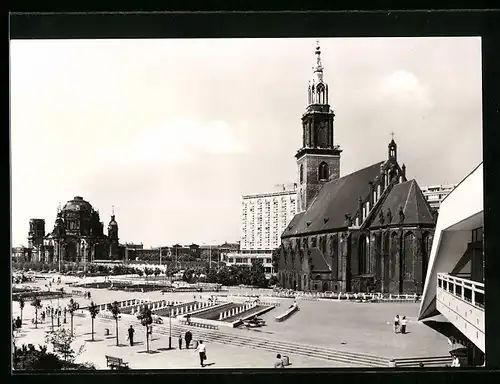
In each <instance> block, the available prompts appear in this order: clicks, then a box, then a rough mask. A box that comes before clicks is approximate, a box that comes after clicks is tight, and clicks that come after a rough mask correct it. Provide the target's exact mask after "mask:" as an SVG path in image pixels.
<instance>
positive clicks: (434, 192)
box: [422, 184, 456, 210]
mask: <svg viewBox="0 0 500 384" xmlns="http://www.w3.org/2000/svg"><path fill="white" fill-rule="evenodd" d="M455 186H456V184H448V185H429V186H427V187H422V193H423V194H424V196H425V199H426V200H427V202H428V203H429V205H430V206H431V208H433V209H435V210H439V206H440V205H441V202H442V201H443V200H444V198H445V197H446V196H448V194H449V193H450V192H451V191H453V188H455Z"/></svg>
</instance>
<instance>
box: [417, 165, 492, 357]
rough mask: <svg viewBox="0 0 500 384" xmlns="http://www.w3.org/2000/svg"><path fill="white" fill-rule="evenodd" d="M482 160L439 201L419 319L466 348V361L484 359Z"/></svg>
mask: <svg viewBox="0 0 500 384" xmlns="http://www.w3.org/2000/svg"><path fill="white" fill-rule="evenodd" d="M483 212H484V204H483V165H482V164H480V165H479V166H478V167H477V168H476V169H475V170H474V171H473V172H472V173H470V174H469V175H468V176H467V177H466V178H465V179H464V180H462V182H461V183H459V184H458V185H457V186H456V187H455V189H454V190H453V191H452V192H451V193H450V194H449V195H448V196H447V197H446V198H445V199H444V200H443V201H442V203H441V207H440V212H439V217H438V220H437V225H436V230H435V235H434V240H433V243H432V250H431V254H430V260H429V267H428V271H427V278H426V283H425V287H424V292H423V296H422V302H421V304H420V311H419V320H420V321H423V322H424V324H426V325H428V326H430V327H432V328H434V329H435V330H437V331H438V332H440V333H442V334H444V335H446V336H448V337H449V338H450V340H453V342H455V343H458V344H462V345H463V346H464V347H465V348H464V349H466V351H467V353H466V357H467V364H468V365H482V364H484V359H485V354H486V350H485V328H484V319H485V307H484V292H485V286H484V244H483V240H484V239H483V222H484V218H483Z"/></svg>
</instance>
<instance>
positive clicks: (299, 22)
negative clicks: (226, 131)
mask: <svg viewBox="0 0 500 384" xmlns="http://www.w3.org/2000/svg"><path fill="white" fill-rule="evenodd" d="M499 25H500V18H499V12H498V11H495V10H489V11H485V10H454V11H446V10H445V11H387V10H386V11H349V12H340V11H338V12H335V11H334V12H331V11H323V12H316V11H307V12H306V11H291V12H290V11H288V12H197V13H185V12H182V13H175V12H168V13H166V12H155V13H124V12H107V13H66V14H63V13H58V14H50V13H11V14H10V25H9V27H10V39H97V38H99V39H104V38H108V39H110V38H111V39H119V38H120V39H122V38H306V37H310V38H328V37H338V38H347V37H364V38H369V37H425V36H442V37H444V36H480V37H481V47H482V48H481V50H482V70H483V72H482V78H483V89H482V94H483V100H482V101H483V162H484V195H485V196H484V205H485V210H484V225H485V228H486V231H485V241H484V242H485V264H486V266H487V268H485V286H486V287H487V291H486V292H485V296H486V297H485V301H486V302H485V307H486V308H487V316H486V324H485V329H486V331H488V330H489V331H488V333H487V337H486V349H487V351H488V353H487V359H486V364H487V369H476V370H471V369H457V370H456V371H454V372H450V370H443V369H427V368H426V369H425V371H422V370H421V369H420V370H419V369H411V370H398V369H383V370H379V369H357V368H352V369H348V370H344V369H337V368H335V369H285V370H284V371H283V372H276V371H273V370H272V369H269V370H267V369H250V368H249V369H238V370H222V369H221V370H207V371H204V372H201V371H200V370H192V371H191V370H187V371H185V370H157V371H156V370H155V371H144V370H133V371H131V372H130V373H121V372H120V373H119V374H118V375H119V376H117V377H118V379H119V380H120V377H121V375H131V377H132V380H134V379H135V380H137V378H135V377H134V376H136V375H145V374H146V375H148V380H149V379H150V378H153V377H154V378H159V379H160V380H161V378H162V377H163V375H165V374H167V375H169V376H170V375H171V376H172V378H173V379H174V380H175V379H178V380H181V381H182V382H185V381H188V382H189V381H191V380H193V381H199V380H200V377H199V376H198V375H199V374H201V373H202V374H204V375H209V376H210V377H211V378H212V379H214V380H216V381H217V382H218V383H221V382H225V381H231V382H234V380H240V379H241V376H235V375H238V374H246V373H251V374H252V375H258V376H262V379H264V378H265V379H266V380H267V379H269V380H276V379H277V375H279V376H280V377H279V380H280V381H281V380H286V381H287V382H288V381H290V380H292V381H295V380H297V381H300V382H303V381H306V380H308V378H309V377H310V375H314V380H339V379H340V380H341V381H342V380H349V381H351V380H353V381H358V380H359V381H366V380H367V379H368V377H367V376H366V375H371V376H369V380H370V382H371V383H375V382H377V381H381V382H382V381H383V382H384V383H387V380H389V381H392V380H393V378H394V380H397V381H405V382H413V381H417V382H420V381H424V380H425V381H428V380H429V375H430V374H433V375H437V376H435V377H438V378H439V377H440V378H441V379H445V380H447V381H455V380H457V379H460V380H476V379H478V378H480V379H482V380H484V379H486V378H487V377H488V376H487V375H489V372H493V369H498V367H500V332H496V329H497V328H498V324H500V304H499V300H500V278H499V277H498V273H497V272H496V271H498V270H500V260H499V257H498V256H496V255H499V254H500V243H499V236H498V235H495V233H498V231H499V230H500V225H499V224H498V223H497V218H498V217H500V203H499V199H498V196H500V182H499V177H498V176H499V174H500V172H498V171H497V169H498V168H497V164H500V160H499V155H498V145H497V143H500V129H499V127H500V101H499V98H500V97H499V92H498V90H499V84H498V83H499V78H500V76H499V75H500V74H499V68H500V53H499V51H500V50H498V47H499V46H500V41H498V36H499V35H500V34H499V33H498V32H499V31H500V27H499ZM457 81H459V79H457ZM9 140H10V134H9V131H7V146H8V147H7V151H6V153H8V154H10V143H9ZM466 155H467V154H464V156H466ZM7 164H8V172H9V173H8V175H9V176H8V177H9V181H10V159H9V160H8V162H7ZM8 193H9V197H10V193H11V192H10V189H9V192H8ZM9 201H10V199H9ZM7 217H9V218H10V215H7ZM9 224H10V223H9ZM10 245H11V244H10V241H9V247H10ZM10 253H11V250H10V248H9V255H10ZM488 255H492V256H491V257H488ZM4 260H6V261H7V264H8V265H7V266H6V268H8V270H9V271H10V257H9V258H5V259H4ZM6 280H7V279H6ZM10 281H11V280H10V279H9V281H8V284H9V288H8V289H7V290H6V294H8V298H9V300H10V291H11V288H10ZM11 305H12V304H11ZM6 329H8V332H9V335H8V340H9V339H10V327H7V328H6ZM6 344H7V349H8V351H7V353H8V354H9V355H10V343H6ZM9 360H10V359H9ZM9 369H11V366H10V364H9ZM373 373H376V375H373ZM47 374H49V373H47ZM68 374H71V375H74V373H68ZM88 374H91V375H93V376H95V375H98V376H101V375H102V376H103V379H105V380H111V379H110V376H114V375H117V374H116V373H114V372H113V373H110V372H108V371H104V372H103V371H97V372H95V373H94V372H92V373H82V372H78V378H77V380H86V378H85V377H84V376H85V375H88ZM44 375H46V374H44V373H38V372H36V373H24V372H22V373H21V372H15V373H14V378H16V377H17V378H22V379H23V380H31V379H32V378H35V379H36V378H38V377H40V376H44ZM66 375H67V374H66V373H62V372H57V373H54V372H50V380H51V381H53V380H56V381H58V380H60V379H62V380H63V379H64V376H66ZM444 375H446V378H445V377H444ZM470 375H472V376H470ZM252 377H254V378H255V379H256V380H261V377H255V376H252ZM168 379H170V377H169V378H168ZM66 380H67V379H66ZM431 380H432V379H431Z"/></svg>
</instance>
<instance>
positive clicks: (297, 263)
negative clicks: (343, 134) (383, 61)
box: [278, 44, 436, 294]
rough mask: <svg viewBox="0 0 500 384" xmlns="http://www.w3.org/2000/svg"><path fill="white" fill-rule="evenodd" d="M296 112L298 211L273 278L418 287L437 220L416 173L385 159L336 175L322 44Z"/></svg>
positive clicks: (391, 149) (298, 286) (305, 287)
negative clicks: (302, 102) (299, 113)
mask: <svg viewBox="0 0 500 384" xmlns="http://www.w3.org/2000/svg"><path fill="white" fill-rule="evenodd" d="M315 53H316V65H315V67H314V72H313V78H312V80H311V81H310V83H309V88H308V105H307V108H306V111H305V113H304V114H303V115H302V127H303V136H302V148H300V149H299V151H298V152H297V154H296V155H295V157H296V159H297V166H298V179H299V180H298V181H299V183H298V213H297V214H296V215H295V217H294V218H293V219H292V221H291V222H290V224H289V225H288V226H287V228H286V229H285V231H284V232H283V234H282V235H281V245H280V257H279V260H278V280H279V283H280V285H281V286H282V287H283V288H288V289H294V290H300V291H320V292H324V291H333V292H373V291H375V292H384V293H394V294H396V293H419V294H420V293H422V290H423V287H424V280H425V275H426V268H427V263H428V257H429V254H430V250H431V245H432V238H433V234H434V228H435V223H436V218H435V215H434V214H433V211H432V209H431V207H430V206H429V204H428V203H427V201H426V199H425V197H424V195H423V194H422V191H421V190H420V188H419V186H418V184H417V182H416V181H415V180H408V179H407V172H406V167H405V165H404V164H403V165H402V166H400V165H399V163H398V148H397V144H396V142H395V141H394V137H393V139H392V140H391V142H390V143H389V145H388V149H387V155H386V158H385V160H382V161H379V162H377V163H375V164H372V165H370V166H368V167H366V168H363V169H360V170H358V171H356V172H354V173H351V174H349V175H346V176H343V177H340V156H341V152H342V150H341V149H340V147H339V146H338V145H334V124H333V123H334V117H335V114H334V112H333V110H332V109H331V107H330V105H329V102H328V85H327V83H326V82H325V81H324V79H323V67H322V64H321V50H320V47H319V44H318V45H317V47H316V52H315Z"/></svg>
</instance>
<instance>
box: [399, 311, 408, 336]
mask: <svg viewBox="0 0 500 384" xmlns="http://www.w3.org/2000/svg"><path fill="white" fill-rule="evenodd" d="M407 323H408V320H406V316H403V318H402V319H401V333H402V334H403V335H404V334H406V324H407Z"/></svg>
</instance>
